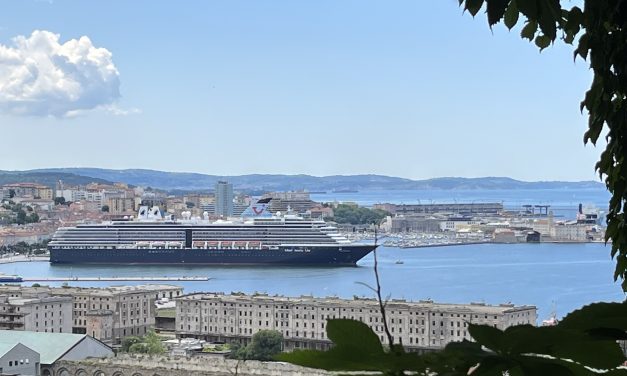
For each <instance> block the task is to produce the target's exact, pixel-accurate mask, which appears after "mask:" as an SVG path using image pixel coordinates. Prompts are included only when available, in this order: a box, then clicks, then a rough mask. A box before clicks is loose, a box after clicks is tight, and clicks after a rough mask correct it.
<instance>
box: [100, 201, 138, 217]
mask: <svg viewBox="0 0 627 376" xmlns="http://www.w3.org/2000/svg"><path fill="white" fill-rule="evenodd" d="M106 205H107V206H109V213H111V214H124V213H126V214H129V213H133V212H135V199H134V198H127V197H110V198H109V199H107V204H106Z"/></svg>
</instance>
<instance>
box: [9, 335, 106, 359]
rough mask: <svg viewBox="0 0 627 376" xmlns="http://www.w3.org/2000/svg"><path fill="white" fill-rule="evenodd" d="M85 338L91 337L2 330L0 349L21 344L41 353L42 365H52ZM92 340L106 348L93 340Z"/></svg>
mask: <svg viewBox="0 0 627 376" xmlns="http://www.w3.org/2000/svg"><path fill="white" fill-rule="evenodd" d="M85 338H91V337H87V335H85V334H69V333H43V332H28V331H21V330H0V348H1V346H5V347H6V346H11V348H12V347H13V346H15V345H16V344H18V343H21V344H23V345H24V346H26V347H29V348H31V349H33V350H34V351H36V352H38V353H39V355H40V357H41V364H52V363H54V362H55V361H57V360H58V359H59V358H61V357H62V356H63V355H65V353H67V352H68V351H70V350H71V349H72V348H73V347H74V346H76V345H77V344H78V343H79V342H81V341H83V340H84V339H85ZM91 340H93V341H96V342H97V343H99V344H100V345H102V346H106V345H105V344H103V343H101V342H100V341H97V340H95V339H93V338H91Z"/></svg>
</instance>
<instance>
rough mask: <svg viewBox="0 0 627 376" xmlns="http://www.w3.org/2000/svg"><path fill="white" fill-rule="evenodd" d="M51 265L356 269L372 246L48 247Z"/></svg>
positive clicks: (373, 247)
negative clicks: (262, 247)
mask: <svg viewBox="0 0 627 376" xmlns="http://www.w3.org/2000/svg"><path fill="white" fill-rule="evenodd" d="M48 249H49V251H50V262H51V263H52V264H170V265H174V264H177V265H181V264H185V265H296V266H306V265H326V266H355V265H356V263H357V261H359V260H360V259H362V258H363V257H364V256H366V255H367V254H369V253H370V252H372V251H373V250H374V249H375V246H374V245H364V244H357V245H346V246H313V247H308V249H307V250H302V249H295V248H290V247H280V248H279V249H275V250H269V249H189V248H188V249H136V248H131V249H123V248H118V249H81V248H72V249H66V248H56V247H49V248H48Z"/></svg>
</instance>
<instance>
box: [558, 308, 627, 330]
mask: <svg viewBox="0 0 627 376" xmlns="http://www.w3.org/2000/svg"><path fill="white" fill-rule="evenodd" d="M558 327H560V328H562V329H571V330H581V331H591V330H595V329H597V330H598V329H602V328H605V329H618V330H622V331H627V302H623V303H594V304H589V305H587V306H584V307H582V308H580V309H578V310H575V311H573V312H571V313H569V314H568V315H566V317H564V318H563V319H562V321H560V323H559V324H558Z"/></svg>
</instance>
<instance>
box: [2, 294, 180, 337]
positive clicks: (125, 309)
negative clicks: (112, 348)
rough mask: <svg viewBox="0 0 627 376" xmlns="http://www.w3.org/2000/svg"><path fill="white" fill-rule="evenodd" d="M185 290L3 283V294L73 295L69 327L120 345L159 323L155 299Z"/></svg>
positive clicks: (171, 297) (67, 316)
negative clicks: (34, 285)
mask: <svg viewBox="0 0 627 376" xmlns="http://www.w3.org/2000/svg"><path fill="white" fill-rule="evenodd" d="M182 293H183V288H182V287H179V286H173V285H136V286H111V287H106V288H87V287H48V286H42V287H22V286H14V285H3V286H0V294H3V295H7V296H9V297H15V298H18V297H19V298H24V299H26V298H31V297H33V296H39V295H41V294H47V295H49V296H51V297H57V298H58V297H70V298H71V301H70V304H71V306H70V310H69V311H67V312H63V320H64V323H65V322H67V321H69V320H71V321H70V327H69V329H67V330H68V331H69V332H71V333H77V334H88V335H90V336H92V337H94V338H97V339H99V340H101V341H102V342H104V343H107V344H112V345H113V344H119V343H120V342H121V340H122V339H123V338H124V337H126V336H136V335H144V334H146V333H147V332H148V330H149V329H152V328H153V327H154V325H155V301H156V300H158V299H163V298H164V297H167V298H169V299H174V298H176V297H177V296H180V295H182ZM0 309H1V308H0ZM0 312H1V311H0ZM40 316H41V315H40ZM55 319H56V313H55ZM55 332H56V331H55Z"/></svg>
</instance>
